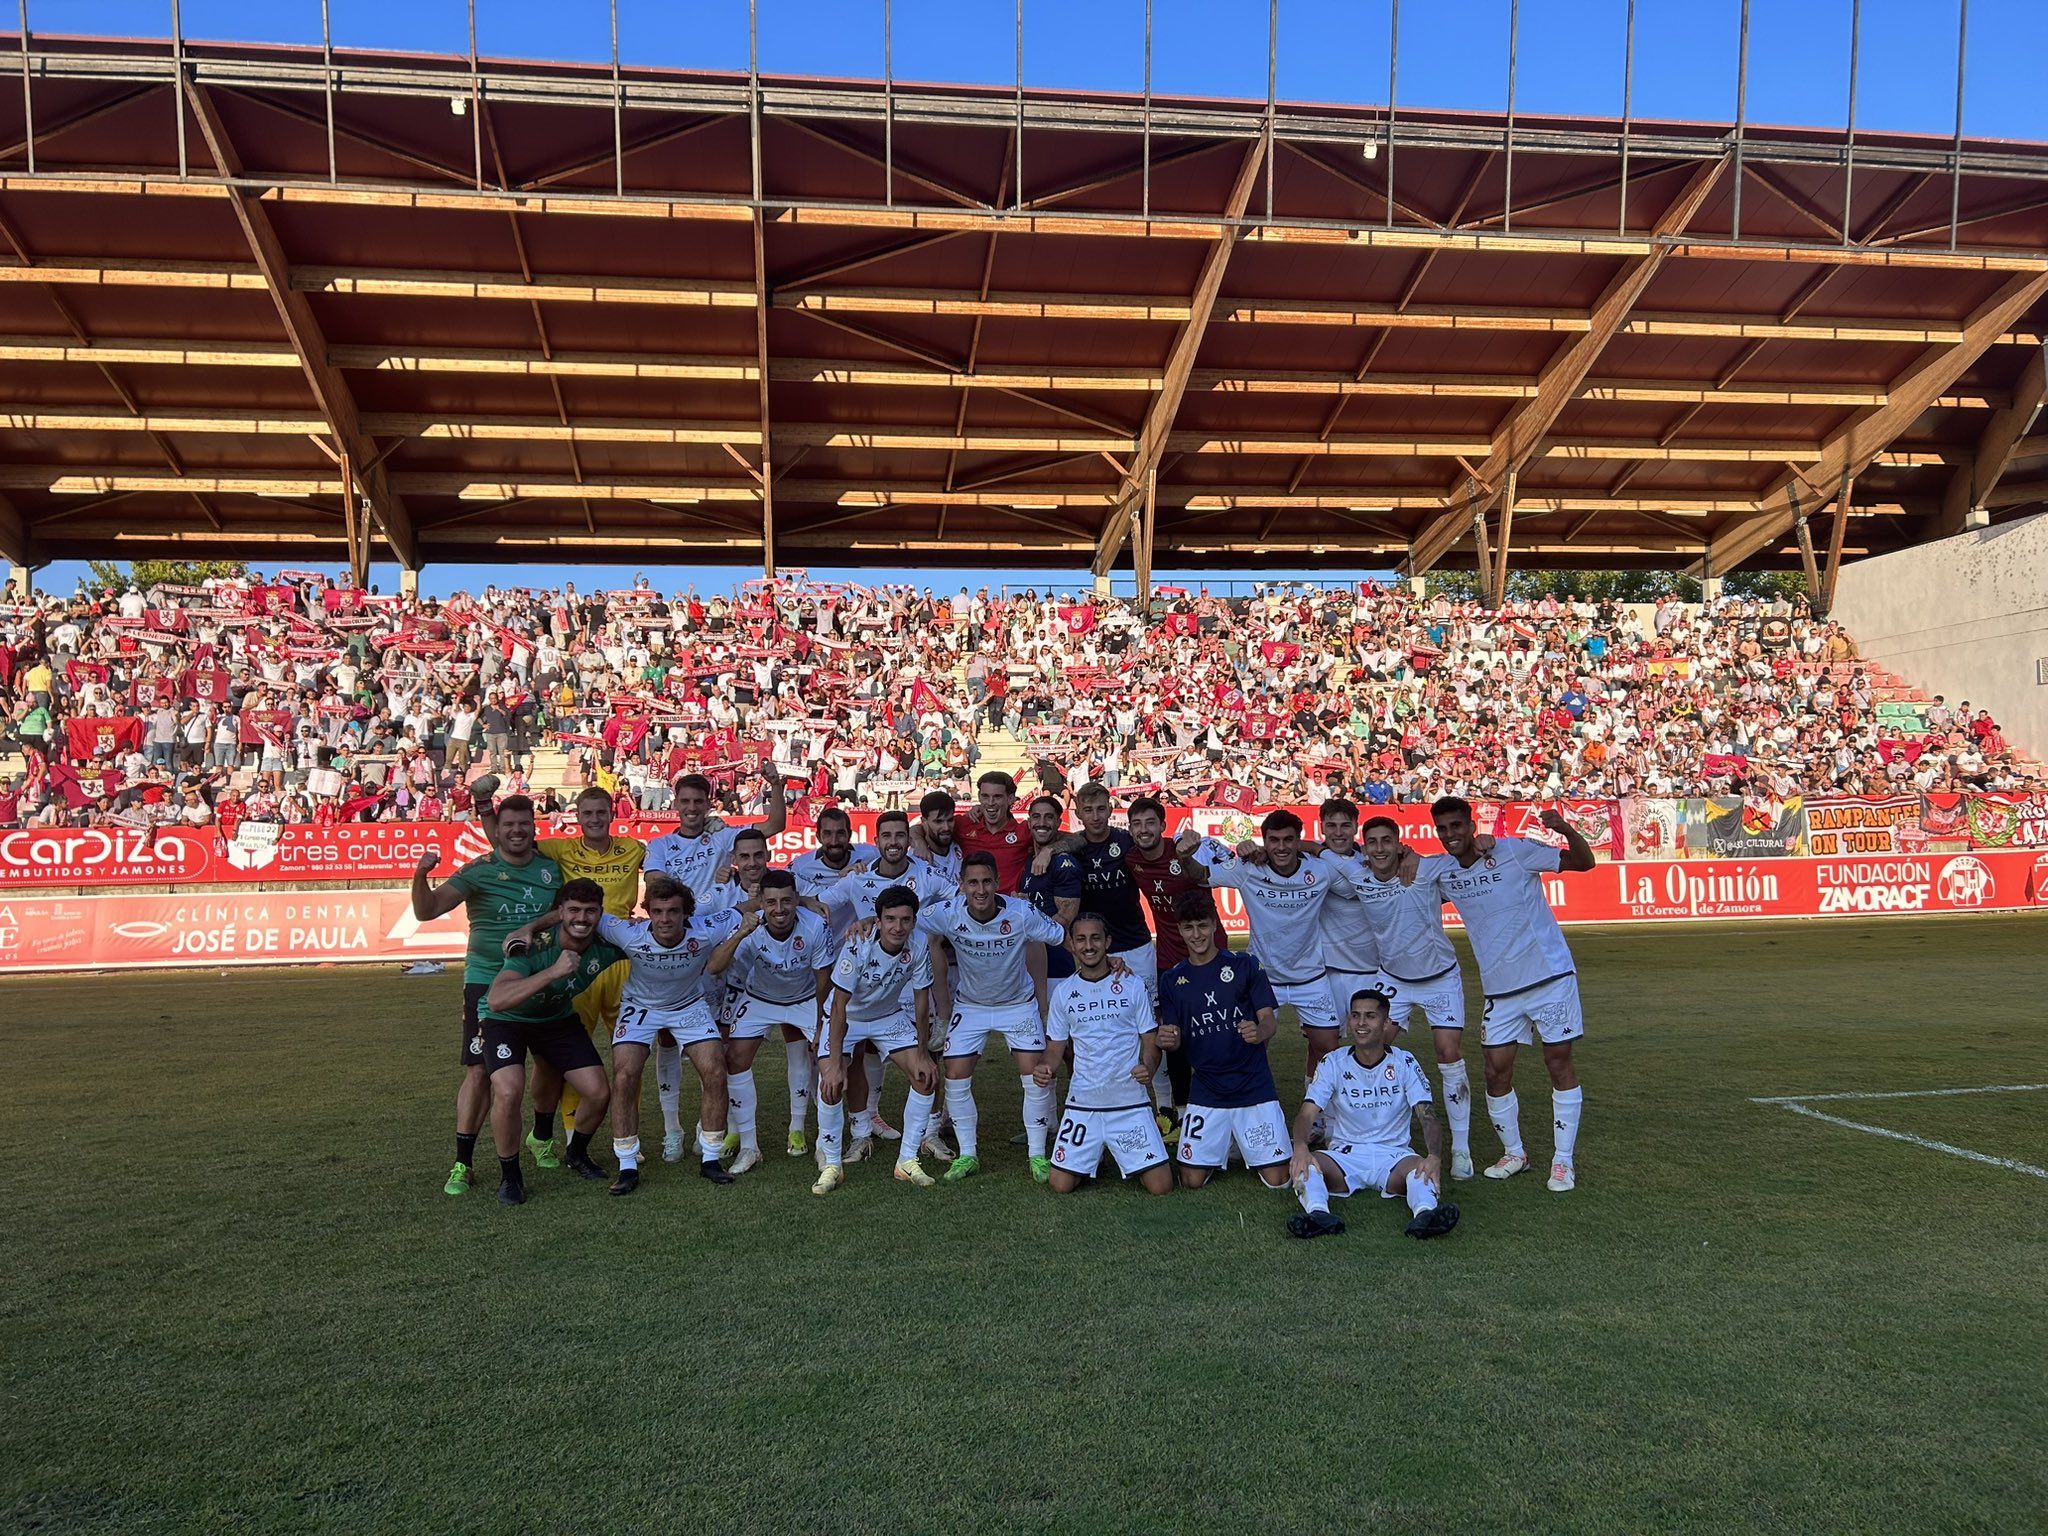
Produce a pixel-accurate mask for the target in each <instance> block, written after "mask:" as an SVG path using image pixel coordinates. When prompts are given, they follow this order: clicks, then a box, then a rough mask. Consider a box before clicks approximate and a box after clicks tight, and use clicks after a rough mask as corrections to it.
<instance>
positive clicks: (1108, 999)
mask: <svg viewBox="0 0 2048 1536" xmlns="http://www.w3.org/2000/svg"><path fill="white" fill-rule="evenodd" d="M1156 1025H1157V1021H1156V1020H1155V1019H1154V1018H1153V1016H1152V1002H1151V998H1150V995H1149V994H1148V993H1147V992H1146V991H1145V983H1144V981H1143V980H1142V979H1141V978H1139V977H1137V976H1119V975H1117V974H1116V973H1115V972H1113V971H1112V972H1111V973H1110V974H1109V975H1107V976H1105V977H1103V978H1102V979H1101V980H1100V981H1089V980H1087V979H1086V978H1084V977H1082V976H1081V975H1079V974H1078V973H1077V974H1075V975H1072V976H1066V977H1062V978H1061V979H1060V980H1059V981H1056V982H1054V983H1053V988H1052V992H1051V994H1050V995H1049V996H1048V998H1047V999H1046V1010H1045V1037H1046V1039H1048V1040H1067V1041H1071V1042H1072V1045H1071V1047H1070V1050H1071V1054H1072V1057H1073V1067H1072V1071H1073V1079H1072V1081H1071V1082H1069V1083H1068V1085H1067V1108H1068V1109H1094V1110H1103V1109H1130V1108H1133V1107H1136V1106H1149V1104H1150V1102H1151V1101H1150V1099H1149V1098H1148V1097H1147V1096H1146V1092H1145V1085H1144V1084H1143V1083H1140V1082H1139V1081H1138V1080H1137V1079H1136V1078H1135V1077H1133V1076H1132V1075H1131V1069H1132V1068H1134V1067H1136V1066H1137V1065H1138V1063H1139V1061H1140V1059H1141V1057H1142V1050H1143V1047H1142V1045H1141V1042H1140V1040H1139V1036H1141V1035H1144V1034H1146V1033H1148V1032H1149V1031H1151V1030H1152V1029H1154V1028H1155V1027H1156Z"/></svg>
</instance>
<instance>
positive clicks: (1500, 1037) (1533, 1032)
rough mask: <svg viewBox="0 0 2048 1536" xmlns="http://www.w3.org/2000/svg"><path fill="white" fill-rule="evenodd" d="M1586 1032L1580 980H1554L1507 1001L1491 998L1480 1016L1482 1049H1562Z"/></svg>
mask: <svg viewBox="0 0 2048 1536" xmlns="http://www.w3.org/2000/svg"><path fill="white" fill-rule="evenodd" d="M1585 1032H1586V1018H1585V1015H1584V1014H1583V1013H1582V1012H1580V1010H1579V978H1578V977H1577V976H1553V977H1551V978H1550V980H1548V981H1543V982H1538V983H1537V984H1536V985H1535V986H1533V987H1528V988H1526V989H1524V990H1523V991H1520V992H1513V993H1510V994H1508V995H1507V996H1506V997H1489V998H1488V999H1487V1000H1486V1011H1485V1012H1484V1013H1482V1014H1481V1015H1480V1016H1479V1043H1480V1044H1481V1045H1529V1044H1532V1043H1534V1042H1535V1041H1538V1040H1540V1041H1542V1042H1543V1043H1544V1044H1545V1045H1562V1044H1564V1042H1565V1041H1567V1040H1576V1039H1578V1038H1579V1036H1581V1035H1583V1034H1584V1033H1585Z"/></svg>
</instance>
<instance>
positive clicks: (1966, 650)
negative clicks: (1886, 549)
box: [1830, 514, 2048, 759]
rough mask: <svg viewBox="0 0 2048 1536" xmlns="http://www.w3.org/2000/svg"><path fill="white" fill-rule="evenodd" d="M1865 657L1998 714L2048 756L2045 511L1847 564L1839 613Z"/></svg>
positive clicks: (2019, 741)
mask: <svg viewBox="0 0 2048 1536" xmlns="http://www.w3.org/2000/svg"><path fill="white" fill-rule="evenodd" d="M1830 617H1832V618H1836V619H1839V620H1840V621H1841V622H1842V624H1843V626H1844V627H1845V628H1847V629H1848V631H1849V633H1850V634H1852V635H1854V636H1855V637H1856V642H1857V644H1858V645H1859V646H1861V647H1862V650H1863V654H1864V655H1865V656H1866V657H1868V658H1869V659H1870V660H1872V661H1876V662H1880V663H1882V664H1883V665H1884V666H1887V667H1889V668H1891V669H1892V670H1893V671H1894V672H1897V673H1899V674H1901V675H1902V676H1904V677H1905V678H1907V679H1908V680H1910V681H1912V682H1915V683H1918V684H1919V685H1920V686H1921V687H1923V688H1925V689H1926V690H1927V691H1928V692H1929V693H1939V694H1943V695H1946V697H1947V699H1948V702H1949V703H1950V704H1951V705H1956V704H1959V703H1961V702H1962V701H1963V700H1964V699H1968V700H1969V701H1970V702H1971V704H1973V705H1974V706H1976V707H1977V708H1979V709H1988V710H1990V711H1991V714H1992V718H1993V719H1995V720H1997V721H1998V723H1999V724H2000V725H2001V726H2003V727H2004V729H2005V733H2006V736H2007V737H2008V739H2010V740H2011V741H2012V742H2013V743H2014V744H2015V745H2016V746H2018V747H2020V748H2021V749H2023V750H2024V751H2026V752H2028V753H2030V754H2032V755H2033V756H2034V757H2036V758H2043V759H2048V684H2042V683H2039V682H2037V681H2036V680H2035V668H2036V664H2037V663H2039V662H2040V661H2041V660H2042V659H2043V658H2048V514H2043V515H2041V516H2037V517H2031V518H2028V519H2026V520H2025V521H2023V522H2016V523H2003V524H2000V525H1999V526H1998V527H1995V528H1985V529H1981V530H1979V531H1978V532H1975V533H1964V534H1958V535H1957V536H1956V537H1954V538H1952V539H1943V540H1941V541H1940V542H1939V543H1935V544H1926V545H1922V546H1921V547H1919V548H1917V549H1902V550H1900V551H1898V552H1897V553H1896V554H1889V555H1879V556H1877V557H1875V558H1874V559H1870V560H1858V561H1856V562H1855V563H1854V564H1853V565H1844V566H1843V567H1842V577H1841V584H1840V586H1839V587H1838V588H1837V589H1836V593H1835V611H1834V613H1833V614H1832V615H1830Z"/></svg>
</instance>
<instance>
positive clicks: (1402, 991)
mask: <svg viewBox="0 0 2048 1536" xmlns="http://www.w3.org/2000/svg"><path fill="white" fill-rule="evenodd" d="M1485 841H1486V843H1487V846H1489V847H1490V846H1491V845H1492V839H1490V838H1488V839H1486V840H1485ZM1402 856H1403V848H1402V844H1401V829H1400V827H1399V826H1398V825H1397V824H1396V823H1395V822H1394V820H1393V819H1392V818H1391V817H1387V816H1375V817H1373V818H1372V820H1370V821H1368V822H1367V823H1366V824H1365V855H1364V861H1365V868H1364V872H1363V873H1362V874H1354V875H1353V877H1352V881H1351V884H1352V888H1353V889H1355V890H1356V891H1357V892H1358V908H1359V910H1360V911H1361V912H1363V913H1364V914H1365V916H1366V920H1367V921H1368V922H1370V923H1371V924H1372V929H1373V936H1374V938H1375V939H1376V940H1377V942H1378V946H1379V956H1380V974H1379V981H1378V983H1377V984H1378V987H1379V990H1380V991H1382V992H1384V993H1386V994H1387V996H1388V998H1389V999H1390V1000H1391V1010H1392V1013H1393V1019H1394V1023H1395V1024H1396V1025H1398V1026H1402V1027H1406V1025H1407V1024H1408V1022H1409V1020H1411V1019H1418V1020H1419V1019H1420V1018H1421V1017H1423V1016H1426V1017H1427V1018H1428V1021H1429V1025H1430V1033H1431V1036H1432V1037H1433V1044H1434V1045H1435V1047H1436V1069H1437V1073H1438V1075H1439V1076H1440V1077H1442V1078H1443V1083H1444V1118H1445V1119H1447V1120H1448V1121H1450V1123H1451V1177H1452V1178H1453V1179H1469V1178H1471V1177H1472V1084H1471V1079H1470V1077H1469V1075H1468V1074H1467V1071H1466V1067H1465V1055H1464V1050H1465V974H1464V971H1463V970H1462V969H1461V968H1460V966H1459V964H1458V952H1457V951H1456V950H1455V949H1453V948H1451V941H1450V939H1449V938H1448V937H1447V936H1446V935H1445V933H1444V904H1443V902H1442V900H1441V899H1440V898H1439V897H1438V896H1437V894H1436V893H1435V892H1434V891H1432V890H1429V889H1427V888H1426V887H1417V886H1414V885H1408V884H1405V883H1403V881H1402V880H1401V878H1400V868H1401V860H1402ZM1361 990H1363V989H1361Z"/></svg>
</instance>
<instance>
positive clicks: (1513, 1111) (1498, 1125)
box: [1486, 1088, 1529, 1157]
mask: <svg viewBox="0 0 2048 1536" xmlns="http://www.w3.org/2000/svg"><path fill="white" fill-rule="evenodd" d="M1486 1113H1487V1116H1488V1117H1489V1118H1490V1119H1491V1120H1492V1121H1493V1128H1494V1129H1495V1130H1496V1131H1498V1132H1499V1133H1500V1144H1501V1147H1502V1149H1503V1150H1504V1151H1506V1153H1507V1155H1508V1156H1509V1157H1527V1156H1528V1155H1529V1154H1528V1153H1526V1152H1524V1151H1523V1150H1522V1106H1521V1104H1520V1103H1519V1102H1518V1101H1517V1100H1516V1098H1515V1090H1514V1089H1512V1088H1510V1089H1509V1090H1508V1091H1507V1092H1506V1093H1504V1094H1502V1095H1501V1096H1500V1097H1499V1098H1495V1097H1494V1096H1493V1095H1492V1094H1490V1093H1489V1094H1488V1095H1487V1096H1486Z"/></svg>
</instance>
